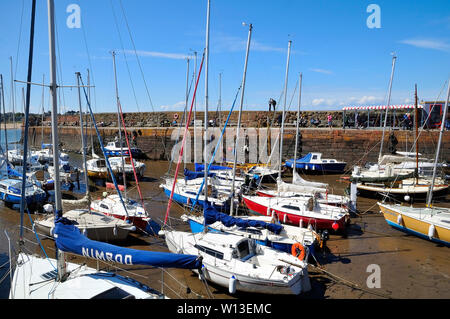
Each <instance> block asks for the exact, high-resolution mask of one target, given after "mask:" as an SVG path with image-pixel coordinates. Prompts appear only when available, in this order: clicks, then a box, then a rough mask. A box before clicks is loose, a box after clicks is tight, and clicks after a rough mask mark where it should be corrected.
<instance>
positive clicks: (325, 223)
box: [244, 198, 345, 229]
mask: <svg viewBox="0 0 450 319" xmlns="http://www.w3.org/2000/svg"><path fill="white" fill-rule="evenodd" d="M244 202H245V204H246V205H247V207H248V209H249V210H250V211H252V212H254V213H257V214H260V215H263V216H272V211H274V212H275V214H276V215H277V216H278V220H279V221H280V222H282V223H284V224H289V225H293V226H299V225H300V221H303V222H302V223H303V227H306V226H307V225H308V224H311V225H312V226H313V227H314V228H315V229H333V227H332V225H333V224H334V223H335V222H336V223H337V224H338V225H339V229H343V228H345V216H343V217H342V218H341V219H339V220H337V221H336V220H332V219H323V218H311V217H306V216H302V215H297V214H291V213H286V212H283V211H280V210H276V209H274V208H271V209H270V212H268V210H267V208H268V207H267V206H264V205H261V204H258V203H256V202H254V201H251V200H249V199H246V198H244ZM285 216H286V217H285Z"/></svg>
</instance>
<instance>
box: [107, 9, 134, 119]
mask: <svg viewBox="0 0 450 319" xmlns="http://www.w3.org/2000/svg"><path fill="white" fill-rule="evenodd" d="M109 3H110V4H111V11H112V13H113V16H114V23H115V25H116V29H117V33H118V35H119V41H120V46H121V47H122V53H123V57H124V58H125V65H126V67H127V71H128V77H129V78H130V84H131V89H132V91H133V95H134V100H135V101H136V107H137V109H138V112H140V109H139V103H138V99H137V96H136V91H135V89H134V83H133V79H132V77H131V72H130V66H129V65H128V59H127V55H126V53H125V48H124V46H123V41H122V36H121V34H120V30H119V24H118V22H117V17H116V13H115V12H114V6H113V3H112V0H110V1H109Z"/></svg>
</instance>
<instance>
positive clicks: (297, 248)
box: [291, 243, 305, 261]
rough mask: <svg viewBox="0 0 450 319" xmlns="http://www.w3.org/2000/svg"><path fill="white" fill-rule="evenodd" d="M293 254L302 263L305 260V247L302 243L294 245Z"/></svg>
mask: <svg viewBox="0 0 450 319" xmlns="http://www.w3.org/2000/svg"><path fill="white" fill-rule="evenodd" d="M291 254H292V256H294V257H297V258H298V259H299V260H300V261H302V260H303V259H304V258H305V247H303V245H302V244H300V243H295V244H293V245H292V248H291Z"/></svg>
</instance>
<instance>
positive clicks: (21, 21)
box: [14, 0, 25, 93]
mask: <svg viewBox="0 0 450 319" xmlns="http://www.w3.org/2000/svg"><path fill="white" fill-rule="evenodd" d="M24 2H25V1H24V0H22V12H21V14H20V27H19V39H18V41H17V51H16V67H15V70H14V77H15V78H16V77H17V65H18V62H19V51H20V40H21V38H22V24H23V10H24V7H25V4H24ZM14 93H15V92H14Z"/></svg>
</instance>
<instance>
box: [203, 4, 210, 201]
mask: <svg viewBox="0 0 450 319" xmlns="http://www.w3.org/2000/svg"><path fill="white" fill-rule="evenodd" d="M210 6H211V1H210V0H208V9H207V11H206V47H205V123H204V130H205V132H204V137H203V139H204V141H205V148H204V151H203V156H204V159H203V162H204V163H205V164H206V163H207V162H208V156H207V153H206V150H207V147H206V144H207V141H208V65H209V15H210ZM204 171H205V190H204V193H205V203H206V202H207V201H208V170H207V169H206V167H205V169H204Z"/></svg>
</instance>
